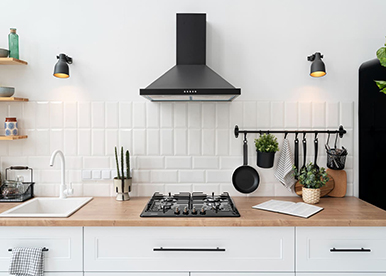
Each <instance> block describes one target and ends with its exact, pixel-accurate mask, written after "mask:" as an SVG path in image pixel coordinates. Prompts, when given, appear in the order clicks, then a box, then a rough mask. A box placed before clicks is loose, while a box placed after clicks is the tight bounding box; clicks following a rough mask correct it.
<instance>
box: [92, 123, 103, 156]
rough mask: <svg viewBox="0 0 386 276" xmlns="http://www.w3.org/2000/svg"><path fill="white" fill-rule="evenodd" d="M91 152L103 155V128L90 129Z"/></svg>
mask: <svg viewBox="0 0 386 276" xmlns="http://www.w3.org/2000/svg"><path fill="white" fill-rule="evenodd" d="M91 154H92V155H94V156H95V155H98V156H103V155H105V131H104V130H103V129H93V130H92V131H91Z"/></svg>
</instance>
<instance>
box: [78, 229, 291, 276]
mask: <svg viewBox="0 0 386 276" xmlns="http://www.w3.org/2000/svg"><path fill="white" fill-rule="evenodd" d="M84 231H85V232H84V239H85V246H84V249H85V257H84V265H85V271H277V272H282V271H288V272H293V271H294V261H293V258H294V228H292V227H188V228H185V227H85V229H84ZM149 264H151V265H149Z"/></svg>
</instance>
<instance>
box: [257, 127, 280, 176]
mask: <svg viewBox="0 0 386 276" xmlns="http://www.w3.org/2000/svg"><path fill="white" fill-rule="evenodd" d="M255 146H256V152H257V166H259V167H260V168H266V169H268V168H272V167H273V161H274V160H275V153H276V152H277V151H279V143H278V142H277V138H276V137H275V136H274V135H272V134H267V133H264V134H263V135H261V136H260V137H259V138H258V139H255Z"/></svg>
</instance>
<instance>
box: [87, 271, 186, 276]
mask: <svg viewBox="0 0 386 276" xmlns="http://www.w3.org/2000/svg"><path fill="white" fill-rule="evenodd" d="M84 276H189V272H164V273H162V272H160V273H158V272H149V273H146V272H139V273H137V272H126V273H122V272H112V273H111V272H109V273H98V272H97V273H94V272H86V273H85V274H84Z"/></svg>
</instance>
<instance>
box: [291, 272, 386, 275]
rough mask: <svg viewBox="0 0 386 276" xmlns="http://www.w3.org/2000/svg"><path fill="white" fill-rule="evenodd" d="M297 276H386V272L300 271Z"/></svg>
mask: <svg viewBox="0 0 386 276" xmlns="http://www.w3.org/2000/svg"><path fill="white" fill-rule="evenodd" d="M296 276H386V273H360V274H358V273H306V272H299V273H296Z"/></svg>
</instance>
